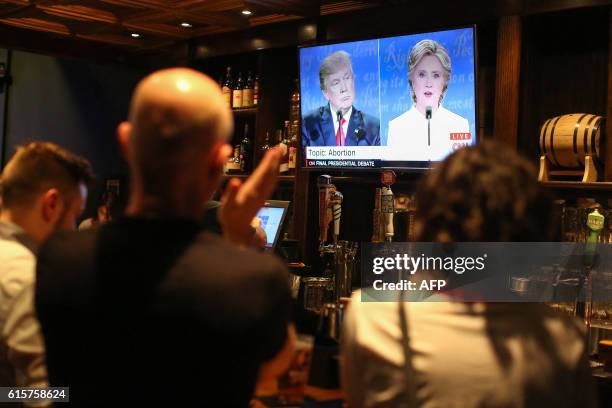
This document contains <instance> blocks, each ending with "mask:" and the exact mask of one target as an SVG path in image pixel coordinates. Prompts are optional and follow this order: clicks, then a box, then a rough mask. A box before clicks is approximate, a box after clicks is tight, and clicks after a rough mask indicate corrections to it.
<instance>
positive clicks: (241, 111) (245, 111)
mask: <svg viewBox="0 0 612 408" xmlns="http://www.w3.org/2000/svg"><path fill="white" fill-rule="evenodd" d="M232 112H233V114H234V115H235V116H243V115H244V116H247V115H254V114H256V113H257V106H251V107H248V108H232Z"/></svg>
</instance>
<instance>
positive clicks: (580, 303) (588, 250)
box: [575, 209, 605, 327]
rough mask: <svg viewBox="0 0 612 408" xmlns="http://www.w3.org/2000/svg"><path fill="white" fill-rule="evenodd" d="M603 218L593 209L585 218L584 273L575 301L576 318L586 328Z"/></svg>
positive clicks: (591, 304)
mask: <svg viewBox="0 0 612 408" xmlns="http://www.w3.org/2000/svg"><path fill="white" fill-rule="evenodd" d="M604 222H605V217H604V216H603V215H601V214H600V213H599V211H597V209H595V210H594V211H593V212H591V213H590V214H589V215H588V216H587V222H586V226H587V228H588V229H589V236H588V238H587V241H586V246H585V250H584V256H583V265H584V273H583V275H582V276H581V278H580V284H579V291H578V297H577V299H576V308H575V311H576V313H575V314H576V316H578V317H580V318H581V319H582V320H583V321H584V323H585V325H586V326H587V327H590V326H591V317H592V313H593V310H592V309H593V277H592V274H591V271H592V269H593V267H594V266H595V263H596V248H597V242H598V241H599V234H600V233H601V230H602V229H603V227H604Z"/></svg>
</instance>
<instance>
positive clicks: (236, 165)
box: [227, 145, 240, 174]
mask: <svg viewBox="0 0 612 408" xmlns="http://www.w3.org/2000/svg"><path fill="white" fill-rule="evenodd" d="M227 172H228V173H232V174H236V173H239V172H240V145H236V146H234V155H233V156H232V157H231V158H230V159H229V160H228V162H227Z"/></svg>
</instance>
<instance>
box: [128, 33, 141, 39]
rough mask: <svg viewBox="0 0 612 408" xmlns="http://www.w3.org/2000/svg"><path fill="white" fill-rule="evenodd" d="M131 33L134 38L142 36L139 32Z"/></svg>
mask: <svg viewBox="0 0 612 408" xmlns="http://www.w3.org/2000/svg"><path fill="white" fill-rule="evenodd" d="M130 35H131V36H132V37H133V38H139V37H140V34H138V33H132V34H130Z"/></svg>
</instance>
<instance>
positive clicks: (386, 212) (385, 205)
mask: <svg viewBox="0 0 612 408" xmlns="http://www.w3.org/2000/svg"><path fill="white" fill-rule="evenodd" d="M381 181H382V183H383V184H384V185H385V187H383V188H382V189H381V194H380V212H381V213H382V215H383V228H384V231H385V241H386V242H391V241H393V235H394V231H393V213H394V212H395V203H394V199H395V197H394V195H393V191H391V185H392V184H393V183H395V173H394V172H393V171H391V170H385V171H383V173H382V175H381Z"/></svg>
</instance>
